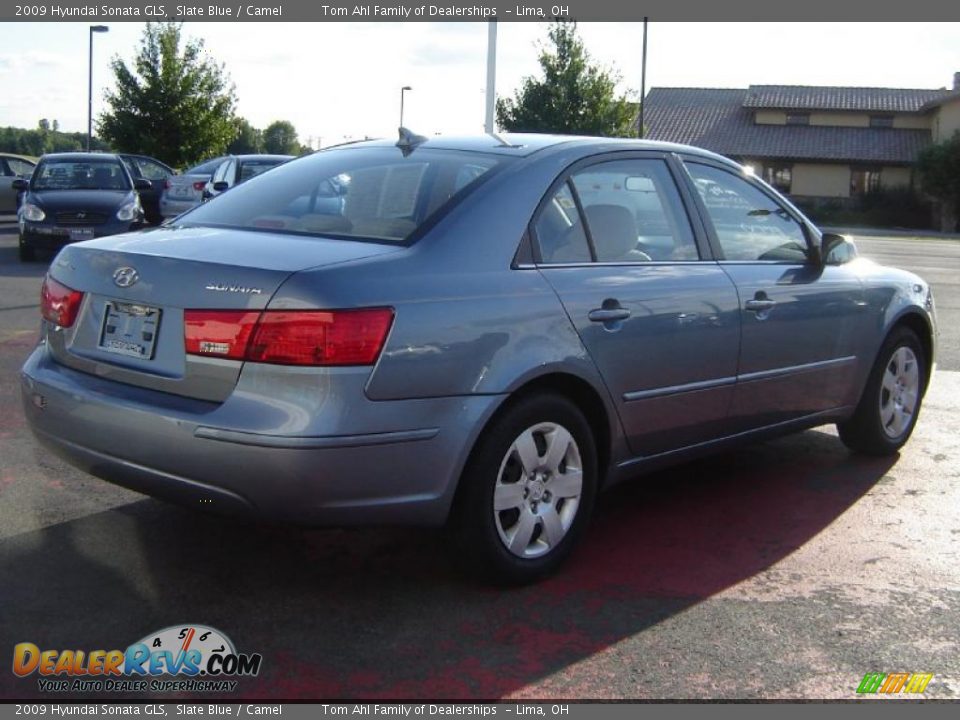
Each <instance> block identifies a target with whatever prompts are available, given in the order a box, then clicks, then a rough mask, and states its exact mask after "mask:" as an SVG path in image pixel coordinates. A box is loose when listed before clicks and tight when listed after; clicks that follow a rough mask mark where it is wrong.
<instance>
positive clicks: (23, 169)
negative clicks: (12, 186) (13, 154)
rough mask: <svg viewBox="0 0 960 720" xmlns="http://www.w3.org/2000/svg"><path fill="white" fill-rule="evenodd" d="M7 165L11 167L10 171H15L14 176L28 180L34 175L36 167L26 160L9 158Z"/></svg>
mask: <svg viewBox="0 0 960 720" xmlns="http://www.w3.org/2000/svg"><path fill="white" fill-rule="evenodd" d="M7 164H8V165H9V166H10V169H11V170H13V174H14V175H18V176H20V177H26V178H28V177H30V175H31V174H32V173H33V167H34V166H33V165H31V164H30V163H28V162H26V161H24V160H17V159H16V158H7Z"/></svg>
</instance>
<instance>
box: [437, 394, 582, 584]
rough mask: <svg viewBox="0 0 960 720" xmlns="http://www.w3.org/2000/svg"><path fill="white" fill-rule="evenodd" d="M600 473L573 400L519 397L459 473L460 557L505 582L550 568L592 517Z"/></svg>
mask: <svg viewBox="0 0 960 720" xmlns="http://www.w3.org/2000/svg"><path fill="white" fill-rule="evenodd" d="M597 472H598V470H597V452H596V445H595V441H594V438H593V433H592V432H591V430H590V425H589V423H588V422H587V420H586V418H585V417H584V415H583V413H582V412H581V411H580V409H579V408H578V407H577V406H576V405H575V404H574V403H572V402H571V401H570V400H567V399H566V398H564V397H561V396H558V395H547V394H538V395H532V396H528V397H525V398H522V399H519V400H517V401H516V402H514V403H513V404H511V405H510V406H508V407H507V408H506V409H505V410H504V411H503V412H502V413H501V414H500V416H499V417H498V418H497V419H496V420H495V422H494V424H493V425H491V426H490V427H488V428H487V430H486V431H485V433H484V435H483V436H482V437H481V439H480V440H479V441H478V443H477V446H476V447H475V448H474V451H473V453H472V454H471V456H470V460H469V461H468V465H467V467H466V469H465V470H464V473H463V476H462V478H461V485H460V488H459V492H458V496H457V503H456V506H455V509H454V513H453V514H452V518H451V519H452V528H451V529H452V530H453V531H454V533H455V535H456V536H457V540H458V542H457V547H458V560H459V561H461V562H463V561H466V562H467V563H468V569H469V570H471V571H472V570H473V569H474V568H476V569H477V570H479V573H480V574H481V575H482V576H483V577H485V578H487V579H489V580H493V581H495V582H500V583H507V584H522V583H528V582H533V581H535V580H538V579H540V578H542V577H544V576H546V575H548V574H549V573H551V572H553V571H554V570H555V569H556V568H557V567H559V565H560V564H561V563H562V562H563V561H564V559H565V558H566V557H567V556H568V555H569V554H570V552H571V550H572V549H573V548H574V546H575V545H576V543H577V541H578V540H579V538H580V536H581V535H582V534H583V531H584V529H585V527H586V525H587V523H588V522H589V518H590V514H591V512H592V510H593V504H594V500H595V498H596V492H597V485H598V483H597Z"/></svg>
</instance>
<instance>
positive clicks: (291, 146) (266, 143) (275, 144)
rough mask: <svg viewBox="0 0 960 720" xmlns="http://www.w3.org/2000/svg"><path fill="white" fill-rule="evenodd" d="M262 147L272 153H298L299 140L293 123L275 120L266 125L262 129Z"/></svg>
mask: <svg viewBox="0 0 960 720" xmlns="http://www.w3.org/2000/svg"><path fill="white" fill-rule="evenodd" d="M263 149H264V152H268V153H271V154H273V155H299V154H300V141H299V140H297V129H296V128H295V127H293V123H291V122H288V121H286V120H277V121H275V122H272V123H270V124H269V125H267V127H266V128H265V129H264V131H263Z"/></svg>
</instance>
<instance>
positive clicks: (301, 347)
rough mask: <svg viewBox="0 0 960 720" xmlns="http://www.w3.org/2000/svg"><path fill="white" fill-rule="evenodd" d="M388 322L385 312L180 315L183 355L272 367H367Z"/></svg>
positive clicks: (374, 358)
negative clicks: (184, 341)
mask: <svg viewBox="0 0 960 720" xmlns="http://www.w3.org/2000/svg"><path fill="white" fill-rule="evenodd" d="M258 318H259V320H258ZM392 322H393V310H392V309H391V308H367V309H363V310H267V311H264V312H263V313H262V314H261V313H257V312H245V311H240V312H234V311H217V310H187V311H186V312H185V314H184V324H185V328H186V331H185V332H186V350H187V352H188V353H190V354H193V355H210V356H214V357H228V358H234V359H246V360H249V361H251V362H261V363H271V364H275V365H326V366H330V365H372V364H373V363H375V362H376V361H377V358H378V357H380V351H381V350H382V349H383V344H384V342H385V341H386V339H387V332H388V331H389V330H390V325H391V323H392Z"/></svg>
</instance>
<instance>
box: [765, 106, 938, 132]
mask: <svg viewBox="0 0 960 720" xmlns="http://www.w3.org/2000/svg"><path fill="white" fill-rule="evenodd" d="M873 114H876V115H889V114H891V113H863V112H811V113H810V124H811V125H818V126H821V127H864V128H865V127H870V115H873ZM930 120H931V118H930V117H929V116H927V115H920V114H919V113H893V127H894V128H895V129H897V130H929V129H930ZM754 122H755V123H756V124H757V125H786V123H787V113H786V112H784V111H783V110H757V111H756V112H755V113H754Z"/></svg>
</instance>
